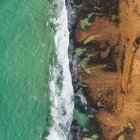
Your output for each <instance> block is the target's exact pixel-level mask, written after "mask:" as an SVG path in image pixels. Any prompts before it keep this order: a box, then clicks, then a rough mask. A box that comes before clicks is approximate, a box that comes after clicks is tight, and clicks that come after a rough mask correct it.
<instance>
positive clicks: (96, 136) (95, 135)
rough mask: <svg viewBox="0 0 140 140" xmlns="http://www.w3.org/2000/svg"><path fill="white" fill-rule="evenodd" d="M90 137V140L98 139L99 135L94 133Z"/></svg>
mask: <svg viewBox="0 0 140 140" xmlns="http://www.w3.org/2000/svg"><path fill="white" fill-rule="evenodd" d="M91 138H92V140H97V139H99V136H98V134H94V135H92V136H91Z"/></svg>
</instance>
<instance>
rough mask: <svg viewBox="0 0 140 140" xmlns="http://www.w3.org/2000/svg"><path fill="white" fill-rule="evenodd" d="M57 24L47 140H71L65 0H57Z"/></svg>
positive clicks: (71, 92)
mask: <svg viewBox="0 0 140 140" xmlns="http://www.w3.org/2000/svg"><path fill="white" fill-rule="evenodd" d="M56 7H57V10H56V11H57V13H56V14H57V15H56V17H54V18H53V23H54V24H55V30H56V33H55V46H56V64H55V65H54V66H53V67H51V70H50V71H51V76H52V80H51V82H50V89H51V97H50V99H51V102H52V107H51V115H52V117H53V124H52V127H51V128H50V131H49V132H50V133H49V136H48V137H47V138H46V139H47V140H69V139H70V126H71V123H72V120H73V108H74V102H73V100H72V97H73V95H74V93H73V86H72V79H71V74H70V69H69V58H68V47H69V31H68V17H67V10H66V5H65V0H57V4H56ZM56 11H55V12H56Z"/></svg>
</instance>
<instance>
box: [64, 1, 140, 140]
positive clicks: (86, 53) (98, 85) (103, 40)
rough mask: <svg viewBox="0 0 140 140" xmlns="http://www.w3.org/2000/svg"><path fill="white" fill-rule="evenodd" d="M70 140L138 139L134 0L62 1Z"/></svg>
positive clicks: (139, 9)
mask: <svg viewBox="0 0 140 140" xmlns="http://www.w3.org/2000/svg"><path fill="white" fill-rule="evenodd" d="M67 10H68V13H69V15H68V17H69V30H70V47H69V59H70V68H71V74H72V79H73V87H74V93H75V97H74V101H75V109H74V120H73V123H72V126H71V132H72V135H73V139H74V140H139V138H140V133H139V132H140V119H139V118H140V95H139V92H140V49H139V45H140V2H139V1H138V0H108V1H106V0H94V1H93V0H86V1H85V0H75V1H72V0H67Z"/></svg>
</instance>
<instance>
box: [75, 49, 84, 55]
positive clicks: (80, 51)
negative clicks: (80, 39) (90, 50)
mask: <svg viewBox="0 0 140 140" xmlns="http://www.w3.org/2000/svg"><path fill="white" fill-rule="evenodd" d="M83 52H84V50H83V49H82V48H78V49H76V55H77V56H81V55H82V54H83Z"/></svg>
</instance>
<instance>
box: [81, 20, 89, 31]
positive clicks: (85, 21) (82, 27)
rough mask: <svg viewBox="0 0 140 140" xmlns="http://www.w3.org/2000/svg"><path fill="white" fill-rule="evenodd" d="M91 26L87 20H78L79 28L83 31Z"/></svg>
mask: <svg viewBox="0 0 140 140" xmlns="http://www.w3.org/2000/svg"><path fill="white" fill-rule="evenodd" d="M90 26H91V23H90V22H89V19H88V18H86V19H81V20H80V27H81V29H83V30H87V29H88V28H89V27H90Z"/></svg>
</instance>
